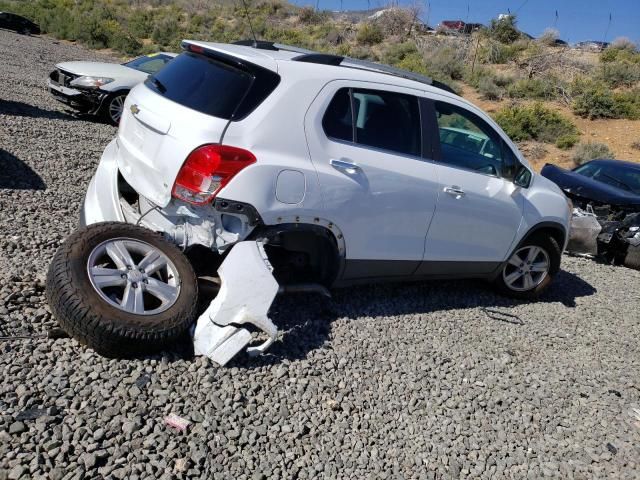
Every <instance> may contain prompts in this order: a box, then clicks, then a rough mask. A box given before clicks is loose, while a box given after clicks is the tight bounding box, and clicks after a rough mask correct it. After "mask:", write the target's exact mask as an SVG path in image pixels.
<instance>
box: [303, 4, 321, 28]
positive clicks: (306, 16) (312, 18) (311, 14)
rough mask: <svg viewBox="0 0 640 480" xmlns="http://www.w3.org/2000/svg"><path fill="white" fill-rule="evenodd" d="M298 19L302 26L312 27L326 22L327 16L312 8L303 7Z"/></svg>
mask: <svg viewBox="0 0 640 480" xmlns="http://www.w3.org/2000/svg"><path fill="white" fill-rule="evenodd" d="M298 18H299V19H300V22H301V23H303V24H306V25H313V24H317V23H323V22H326V20H327V18H328V16H327V13H326V12H319V11H318V10H316V9H315V8H313V7H303V8H302V10H300V15H299V16H298Z"/></svg>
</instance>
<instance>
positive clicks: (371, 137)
mask: <svg viewBox="0 0 640 480" xmlns="http://www.w3.org/2000/svg"><path fill="white" fill-rule="evenodd" d="M183 48H184V52H183V53H182V54H180V55H179V56H178V57H176V58H175V59H174V60H173V61H171V62H170V63H169V64H168V65H167V66H166V67H165V68H164V69H162V70H161V71H160V72H158V73H157V74H155V75H153V76H151V77H149V79H148V80H146V81H145V82H144V84H140V85H138V86H137V87H135V88H134V89H133V90H132V91H131V93H130V94H129V95H128V97H127V99H126V104H125V109H124V115H123V116H122V120H121V122H120V126H119V131H118V135H117V137H116V138H115V139H114V140H113V141H112V142H111V143H110V144H109V145H108V146H107V148H106V150H105V152H104V154H103V156H102V159H101V161H100V165H99V167H98V170H97V172H96V173H95V176H94V177H93V179H92V180H91V183H90V185H89V189H88V192H87V196H86V199H85V202H84V205H83V207H82V223H83V224H84V225H88V227H84V228H82V229H80V230H79V231H78V232H76V233H74V234H73V235H72V237H71V238H70V240H69V241H67V242H65V243H64V244H63V246H62V247H61V249H60V251H59V252H58V254H57V255H56V258H55V259H54V262H53V264H52V266H51V269H50V277H49V280H50V281H49V284H50V285H51V287H50V288H49V299H50V302H51V304H52V308H53V309H54V312H55V313H56V315H57V316H58V318H59V319H60V321H61V323H62V324H63V326H65V327H66V328H67V329H68V330H69V331H71V333H73V334H74V336H76V337H77V338H80V339H81V340H82V341H84V342H85V343H88V344H89V345H91V346H93V347H94V348H96V349H98V350H99V351H101V352H103V353H106V354H119V355H120V354H128V353H130V350H131V349H136V350H139V348H140V347H141V346H144V345H147V346H152V347H154V348H155V347H158V346H161V345H162V344H164V343H166V342H167V341H170V340H172V339H175V338H176V336H177V335H179V334H181V333H183V332H184V331H186V330H187V329H188V327H189V326H190V325H192V324H193V322H194V319H195V317H196V315H197V313H196V307H195V305H196V297H197V295H198V286H197V282H196V274H197V275H198V276H202V275H215V272H216V270H217V269H218V267H220V264H221V263H222V261H223V260H224V259H225V258H226V257H227V255H229V256H230V254H229V252H233V250H234V245H238V244H239V243H242V242H247V241H253V242H254V243H256V244H257V245H258V249H259V251H260V252H262V251H264V252H266V256H267V257H268V260H269V262H270V265H272V267H273V276H274V277H275V279H276V280H277V283H278V284H279V285H280V289H281V290H285V291H286V290H287V289H290V290H296V289H298V290H306V291H314V290H315V291H325V289H326V288H332V287H342V286H347V285H350V284H353V283H362V282H374V281H380V280H392V281H400V280H418V279H428V278H483V279H487V280H489V281H491V282H493V283H494V284H495V285H496V286H497V287H498V288H499V290H501V291H502V292H504V293H506V294H510V295H513V296H516V297H523V298H532V297H535V296H537V295H539V294H540V293H541V292H542V291H543V290H544V289H545V288H546V287H547V286H548V285H549V283H550V282H551V280H552V277H553V276H554V275H555V274H556V273H557V272H558V270H559V268H560V257H561V252H562V249H563V248H564V246H565V244H566V241H567V237H568V230H569V221H570V215H571V208H570V204H569V203H568V201H567V199H566V197H565V196H564V195H563V193H562V192H561V191H560V190H559V188H558V187H557V186H556V185H555V184H553V183H552V182H550V181H549V180H547V179H546V178H544V177H541V176H540V175H538V174H536V173H535V172H534V171H533V170H532V168H531V167H530V166H529V164H528V163H527V161H526V160H525V159H524V158H523V157H522V155H521V154H520V152H519V151H518V149H517V148H516V147H515V145H514V144H513V143H512V142H511V141H510V140H509V138H508V137H507V136H506V135H505V133H504V132H503V131H502V130H501V129H500V127H498V125H496V123H495V122H494V121H493V120H492V119H491V118H490V117H489V116H487V115H486V114H484V113H483V112H482V111H481V110H479V109H478V108H476V107H475V106H473V105H472V104H470V103H469V102H467V101H465V100H464V99H462V98H460V97H459V96H457V95H455V94H454V93H452V92H451V91H450V90H449V89H448V88H447V87H446V86H444V85H441V84H438V83H437V82H433V81H431V79H429V78H426V77H422V76H419V75H416V74H412V73H409V72H405V71H401V70H397V69H393V68H390V67H385V66H382V65H378V64H373V63H368V62H362V61H357V60H353V59H348V58H342V57H338V56H333V55H325V54H319V53H316V52H309V51H305V50H300V49H296V48H293V47H287V46H282V45H276V44H272V43H267V42H239V44H215V43H206V42H197V41H185V42H183ZM103 222H108V223H103ZM114 222H117V223H114ZM94 224H95V225H94ZM154 232H155V233H154ZM180 250H181V251H182V252H184V254H183V253H182V252H181V251H180ZM185 254H186V255H185ZM187 258H188V259H189V260H190V261H187ZM245 260H246V261H247V262H249V261H250V260H249V259H248V257H247V258H246V259H245ZM265 265H266V263H265ZM223 266H224V265H223ZM244 269H245V266H243V264H242V259H239V260H237V262H236V263H235V264H234V266H233V268H232V267H229V268H228V270H229V271H236V272H240V273H242V270H244ZM246 269H247V272H249V271H251V267H250V266H246ZM194 270H195V273H194ZM252 278H253V277H251V276H250V275H248V274H247V275H246V281H247V282H248V284H247V285H246V286H245V288H244V289H243V291H242V292H241V293H242V294H243V295H244V296H245V297H251V296H252V295H254V293H255V291H256V289H259V288H261V284H260V283H259V282H258V281H257V280H256V281H255V282H254V281H253V280H252ZM224 280H225V279H224V276H223V282H222V283H223V289H224V283H225V281H224ZM72 287H73V288H72ZM245 317H246V316H245ZM242 321H245V322H248V323H252V322H251V319H248V320H246V318H245V320H242ZM242 321H241V320H238V319H237V318H236V321H235V324H236V327H237V324H238V323H241V322H242ZM228 323H229V324H231V323H234V322H232V321H229V322H228ZM253 323H257V322H253ZM258 326H259V327H260V325H258ZM230 328H231V327H230ZM260 328H261V329H262V330H265V329H264V328H262V327H260ZM247 341H248V340H247ZM132 345H134V346H132Z"/></svg>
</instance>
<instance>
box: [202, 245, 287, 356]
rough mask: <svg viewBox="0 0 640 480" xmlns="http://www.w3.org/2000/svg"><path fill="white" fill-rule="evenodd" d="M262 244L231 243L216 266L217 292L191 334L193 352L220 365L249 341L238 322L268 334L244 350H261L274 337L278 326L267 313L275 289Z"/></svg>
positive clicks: (249, 335) (276, 286)
mask: <svg viewBox="0 0 640 480" xmlns="http://www.w3.org/2000/svg"><path fill="white" fill-rule="evenodd" d="M272 271H273V267H272V266H271V264H270V263H269V260H268V258H267V255H266V253H265V252H264V247H263V244H262V243H260V242H255V241H247V242H240V243H237V244H236V245H234V246H233V248H232V249H231V251H230V252H229V255H228V256H227V258H226V259H225V260H224V262H222V265H220V268H219V269H218V274H219V275H220V280H221V281H222V286H221V287H220V292H219V293H218V296H216V298H215V299H214V300H213V301H212V302H211V305H209V307H208V308H207V309H206V310H205V312H204V313H203V314H202V315H200V317H199V318H198V321H197V323H196V328H195V332H194V334H193V346H194V353H195V354H196V355H205V356H207V357H209V358H210V359H211V360H213V361H214V362H216V363H217V364H219V365H221V366H224V365H225V364H226V363H227V362H228V361H229V360H231V359H232V358H233V357H234V356H235V355H236V354H238V353H239V352H240V351H241V350H242V349H243V348H245V347H246V346H247V345H248V344H249V342H250V341H251V333H250V332H249V330H247V329H246V328H242V326H241V325H243V324H247V323H251V324H253V325H255V326H256V327H258V328H259V329H260V330H262V331H263V332H265V333H266V334H267V335H268V336H269V338H268V339H267V340H266V341H265V342H264V343H262V344H261V345H259V346H257V347H249V348H248V349H247V353H249V354H250V355H258V354H260V353H263V352H264V351H265V350H266V349H267V348H269V346H270V345H271V344H272V343H273V342H274V341H275V339H276V335H277V333H278V329H277V328H276V326H275V325H274V324H273V322H272V321H271V320H270V319H269V317H267V312H268V311H269V307H271V304H272V303H273V299H274V298H275V296H276V294H277V293H278V282H277V281H276V280H275V278H273V275H272V273H271V272H272Z"/></svg>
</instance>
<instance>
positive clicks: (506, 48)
mask: <svg viewBox="0 0 640 480" xmlns="http://www.w3.org/2000/svg"><path fill="white" fill-rule="evenodd" d="M526 49H527V44H526V42H514V43H512V44H509V45H507V44H504V43H501V42H498V41H495V40H489V41H488V42H485V43H484V44H482V46H481V47H480V49H479V51H478V57H479V59H480V62H481V63H497V64H504V63H508V62H510V61H512V60H515V59H516V58H518V57H519V56H520V53H521V52H523V51H524V50H526Z"/></svg>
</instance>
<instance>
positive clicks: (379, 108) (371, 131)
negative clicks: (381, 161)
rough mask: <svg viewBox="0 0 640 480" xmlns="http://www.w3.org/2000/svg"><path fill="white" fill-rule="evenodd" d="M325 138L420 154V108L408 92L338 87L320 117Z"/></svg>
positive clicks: (408, 153)
mask: <svg viewBox="0 0 640 480" xmlns="http://www.w3.org/2000/svg"><path fill="white" fill-rule="evenodd" d="M322 126H323V128H324V131H325V133H326V134H327V136H328V137H330V138H333V139H338V140H345V141H351V142H355V143H356V144H358V145H362V146H366V147H373V148H379V149H382V150H389V151H392V152H397V153H401V154H405V155H413V156H420V154H421V149H422V139H421V124H420V107H419V106H418V99H417V98H416V97H414V96H412V95H406V94H402V93H397V92H388V91H383V90H368V89H347V88H343V89H340V90H338V92H337V93H336V94H335V96H334V97H333V99H332V100H331V103H330V104H329V106H328V108H327V111H326V113H325V115H324V117H323V120H322Z"/></svg>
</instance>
